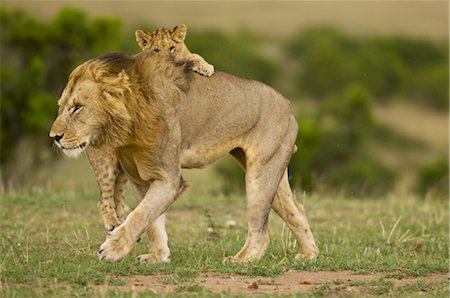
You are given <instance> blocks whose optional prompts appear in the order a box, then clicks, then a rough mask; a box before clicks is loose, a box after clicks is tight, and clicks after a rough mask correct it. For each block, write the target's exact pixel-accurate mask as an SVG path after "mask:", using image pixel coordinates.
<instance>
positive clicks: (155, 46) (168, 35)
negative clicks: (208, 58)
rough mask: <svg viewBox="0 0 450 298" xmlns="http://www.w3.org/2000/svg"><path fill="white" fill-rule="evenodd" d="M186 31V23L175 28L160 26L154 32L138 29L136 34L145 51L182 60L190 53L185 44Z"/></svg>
mask: <svg viewBox="0 0 450 298" xmlns="http://www.w3.org/2000/svg"><path fill="white" fill-rule="evenodd" d="M186 32H187V27H186V25H180V26H177V27H175V28H173V29H165V28H159V29H157V30H155V31H154V32H152V33H148V32H144V31H142V30H137V31H136V32H135V35H136V41H137V42H138V44H139V46H140V47H141V49H142V50H143V51H151V52H154V53H158V54H161V55H167V56H171V57H173V58H175V59H176V60H182V59H183V58H185V57H186V56H187V55H188V54H189V51H188V49H187V47H186V45H185V44H184V39H185V37H186Z"/></svg>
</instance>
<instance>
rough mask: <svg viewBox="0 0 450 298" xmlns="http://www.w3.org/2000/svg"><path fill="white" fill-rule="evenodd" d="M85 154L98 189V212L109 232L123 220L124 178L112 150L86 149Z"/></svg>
mask: <svg viewBox="0 0 450 298" xmlns="http://www.w3.org/2000/svg"><path fill="white" fill-rule="evenodd" d="M86 152H87V156H88V159H89V162H90V164H91V167H92V169H93V170H94V174H95V178H96V179H97V184H98V187H99V189H100V200H99V202H98V205H97V206H98V210H99V211H100V215H101V216H102V218H103V223H104V225H105V229H106V231H108V232H111V231H112V230H114V229H115V228H116V227H118V226H119V225H120V224H121V223H122V222H123V220H124V218H125V208H126V207H125V204H124V189H125V184H126V177H125V176H124V174H123V173H122V172H121V170H120V168H119V163H118V160H117V157H116V155H115V152H114V151H113V150H112V149H109V148H94V147H88V148H87V149H86ZM117 211H118V212H117Z"/></svg>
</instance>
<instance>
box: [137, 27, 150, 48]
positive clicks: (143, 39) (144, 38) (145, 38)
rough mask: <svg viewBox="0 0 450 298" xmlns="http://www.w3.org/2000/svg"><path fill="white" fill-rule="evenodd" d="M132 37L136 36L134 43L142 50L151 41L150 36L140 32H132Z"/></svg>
mask: <svg viewBox="0 0 450 298" xmlns="http://www.w3.org/2000/svg"><path fill="white" fill-rule="evenodd" d="M134 36H136V41H137V43H138V44H139V46H140V47H141V49H143V50H144V49H145V47H146V46H147V45H148V44H150V42H151V41H152V36H151V35H150V34H149V33H147V32H144V31H142V30H136V32H134Z"/></svg>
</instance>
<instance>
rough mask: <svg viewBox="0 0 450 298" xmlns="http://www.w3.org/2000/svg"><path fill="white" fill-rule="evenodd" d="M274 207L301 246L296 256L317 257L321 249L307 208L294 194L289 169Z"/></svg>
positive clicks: (285, 173) (274, 201)
mask: <svg viewBox="0 0 450 298" xmlns="http://www.w3.org/2000/svg"><path fill="white" fill-rule="evenodd" d="M272 208H273V210H274V211H275V212H276V213H277V214H278V215H279V216H280V217H281V218H282V219H283V220H284V221H285V222H286V224H287V225H288V227H289V229H290V230H291V231H292V233H294V235H295V238H296V240H297V243H298V246H299V248H300V253H299V254H298V255H297V256H296V258H303V259H314V258H315V257H317V255H318V254H319V249H318V248H317V246H316V243H315V241H314V236H313V234H312V232H311V229H310V228H309V224H308V220H307V218H306V215H305V209H304V208H303V206H302V205H301V204H299V203H297V202H296V201H295V198H294V196H293V194H292V191H291V188H290V186H289V180H288V173H287V170H286V171H285V172H284V174H283V178H282V179H281V182H280V186H279V188H278V191H277V194H276V195H275V199H274V200H273V203H272Z"/></svg>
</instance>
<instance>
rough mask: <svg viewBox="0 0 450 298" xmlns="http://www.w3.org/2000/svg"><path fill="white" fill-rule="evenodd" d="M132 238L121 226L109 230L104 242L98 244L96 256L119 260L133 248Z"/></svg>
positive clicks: (108, 259) (103, 258) (107, 259)
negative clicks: (98, 248)
mask: <svg viewBox="0 0 450 298" xmlns="http://www.w3.org/2000/svg"><path fill="white" fill-rule="evenodd" d="M135 242H136V241H135V240H133V239H132V238H131V237H130V236H129V234H128V233H127V232H126V230H125V228H124V227H123V226H119V227H118V228H116V229H114V230H113V231H111V232H110V234H109V235H108V236H107V237H106V240H105V242H103V244H102V245H101V246H100V250H99V251H98V258H99V259H100V260H106V261H111V262H115V261H119V260H121V259H123V258H124V257H126V256H127V255H128V254H129V253H130V252H131V251H132V250H133V248H134V245H135Z"/></svg>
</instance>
